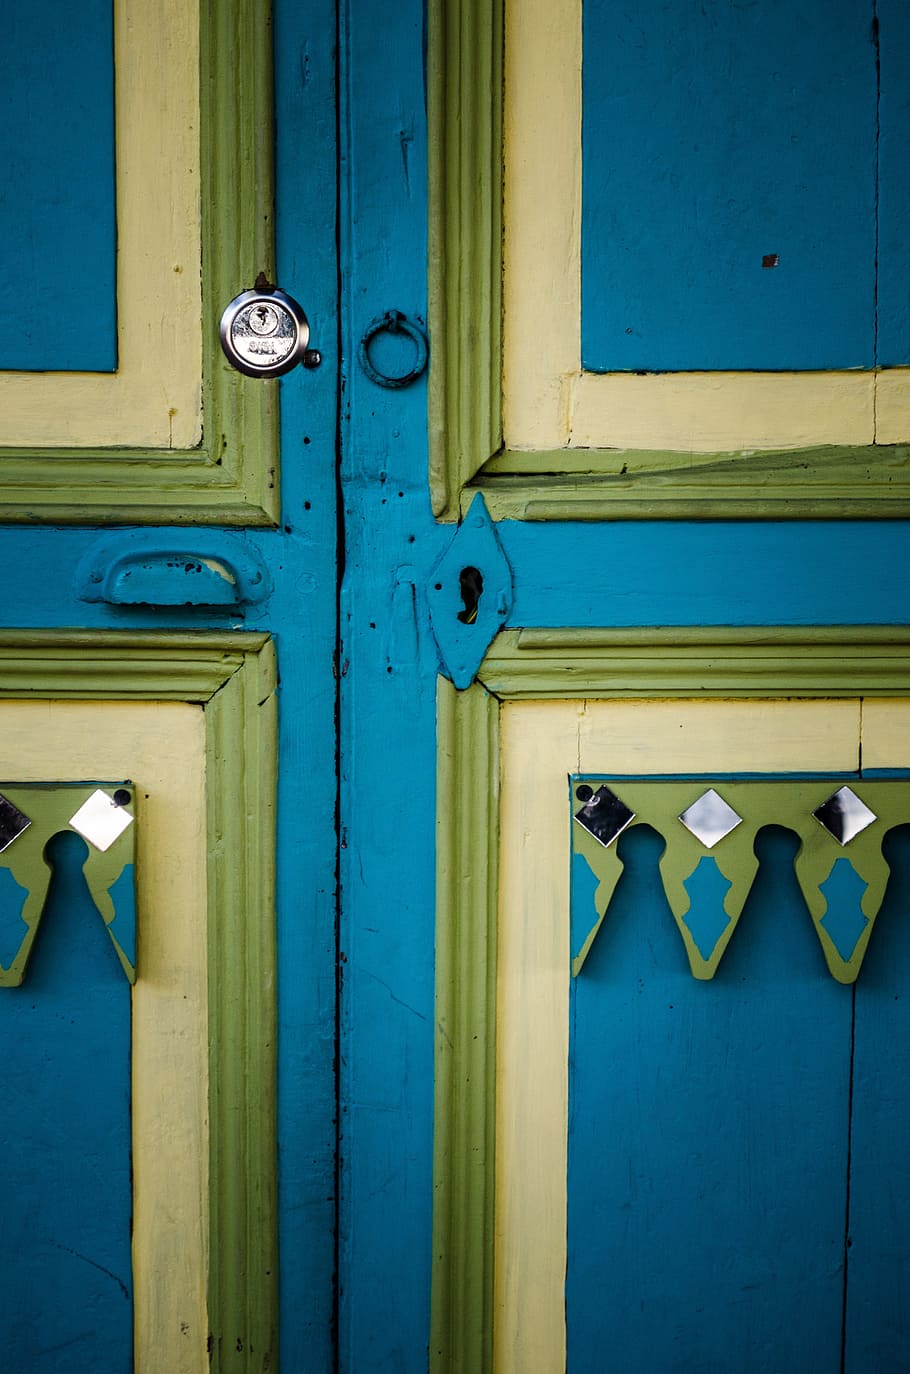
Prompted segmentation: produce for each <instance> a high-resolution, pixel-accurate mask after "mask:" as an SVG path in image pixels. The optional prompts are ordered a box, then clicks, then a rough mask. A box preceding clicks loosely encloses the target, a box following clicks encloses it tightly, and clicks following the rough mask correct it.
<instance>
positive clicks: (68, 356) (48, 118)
mask: <svg viewBox="0 0 910 1374" xmlns="http://www.w3.org/2000/svg"><path fill="white" fill-rule="evenodd" d="M3 30H4V32H3V55H2V58H0V72H2V76H0V122H2V126H3V148H4V169H3V186H2V188H0V243H2V245H3V251H2V253H0V369H14V370H23V371H57V372H59V371H79V372H110V371H113V369H114V368H115V367H116V366H117V302H116V242H117V226H116V215H115V186H114V50H113V4H112V0H84V3H82V4H80V5H78V6H73V5H71V4H67V3H66V0H48V3H47V4H41V5H31V4H29V3H28V2H27V0H14V3H10V4H7V5H5V6H4V10H3Z"/></svg>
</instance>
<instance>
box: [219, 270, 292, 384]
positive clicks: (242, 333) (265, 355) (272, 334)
mask: <svg viewBox="0 0 910 1374" xmlns="http://www.w3.org/2000/svg"><path fill="white" fill-rule="evenodd" d="M309 338H310V326H309V323H308V322H307V317H306V315H305V314H304V313H303V308H302V307H301V306H299V305H298V304H297V302H296V301H295V300H294V299H293V298H292V297H291V296H288V295H287V294H286V293H285V292H284V291H281V290H279V289H278V288H277V287H276V288H275V289H274V290H272V291H255V290H254V291H242V292H241V293H240V295H239V296H235V297H234V299H233V300H232V301H231V303H230V305H229V306H228V307H227V309H226V310H225V312H224V314H223V315H222V316H221V347H222V348H223V349H224V352H225V356H226V357H227V360H228V362H229V363H230V364H231V365H232V366H233V367H236V368H237V370H238V372H244V373H246V375H247V376H248V377H280V376H281V375H282V374H283V373H285V372H290V370H291V368H293V367H296V366H297V364H298V363H305V362H307V356H306V355H307V344H308V342H309Z"/></svg>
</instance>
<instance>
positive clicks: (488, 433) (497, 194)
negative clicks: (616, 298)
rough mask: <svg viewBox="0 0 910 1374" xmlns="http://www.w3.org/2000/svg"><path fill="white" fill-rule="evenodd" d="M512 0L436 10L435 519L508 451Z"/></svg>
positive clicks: (431, 170) (432, 29)
mask: <svg viewBox="0 0 910 1374" xmlns="http://www.w3.org/2000/svg"><path fill="white" fill-rule="evenodd" d="M502 73H503V0H439V3H437V4H431V5H430V6H429V7H428V10H427V119H428V124H429V131H430V133H429V139H428V175H429V225H428V235H429V237H428V245H427V246H428V281H427V302H428V317H429V326H430V338H431V340H432V349H431V355H430V371H429V381H428V399H427V405H428V419H429V445H430V498H431V501H432V505H433V514H434V515H436V516H439V517H441V518H442V519H445V520H455V519H457V518H458V514H459V498H460V494H461V490H462V488H463V487H464V486H465V484H466V483H467V482H469V481H470V480H471V478H472V477H473V476H474V475H475V473H476V472H477V471H478V469H479V468H480V466H481V465H482V464H483V463H484V462H485V461H486V459H487V458H488V457H489V456H490V454H491V453H495V452H497V451H498V450H499V449H500V448H501V447H502V386H501V382H500V377H501V373H502Z"/></svg>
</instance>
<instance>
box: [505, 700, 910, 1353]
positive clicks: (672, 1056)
mask: <svg viewBox="0 0 910 1374" xmlns="http://www.w3.org/2000/svg"><path fill="white" fill-rule="evenodd" d="M857 707H858V703H856V702H850V701H841V702H818V703H811V702H777V703H773V704H772V703H767V702H765V703H762V702H755V703H746V702H740V703H736V702H728V703H723V702H720V703H716V704H715V703H710V702H685V701H682V702H666V703H653V702H640V703H622V702H617V703H612V702H611V703H607V702H600V703H594V702H590V701H589V702H586V703H571V702H558V703H557V702H546V703H528V704H523V703H515V704H509V705H507V706H505V707H503V708H502V755H501V757H502V774H503V795H502V834H501V843H502V851H501V852H502V877H501V884H500V944H499V961H500V962H499V1021H498V1027H499V1029H498V1049H499V1060H498V1073H497V1083H498V1088H497V1122H498V1126H497V1203H496V1214H497V1221H496V1247H497V1252H496V1276H497V1277H496V1295H497V1298H496V1315H495V1321H494V1336H495V1367H496V1369H497V1370H500V1369H515V1370H518V1369H521V1370H523V1371H527V1370H541V1371H543V1370H556V1369H563V1368H564V1367H566V1365H565V1361H566V1351H568V1366H567V1367H568V1368H569V1369H570V1370H571V1369H576V1368H577V1369H578V1370H589V1369H602V1368H607V1367H611V1362H613V1361H615V1362H616V1367H622V1368H624V1369H639V1368H640V1369H643V1370H644V1369H653V1368H658V1367H659V1368H667V1369H673V1368H678V1369H685V1368H691V1367H692V1366H693V1364H697V1365H698V1367H699V1368H706V1369H725V1368H729V1363H730V1361H731V1359H732V1360H733V1361H734V1362H735V1363H737V1364H739V1365H740V1366H741V1367H743V1368H748V1369H750V1370H752V1369H754V1370H762V1369H778V1368H787V1369H794V1370H796V1369H801V1368H805V1366H806V1363H807V1361H808V1362H809V1363H812V1364H813V1366H818V1367H824V1368H831V1369H838V1368H840V1367H841V1365H840V1360H841V1340H842V1336H845V1339H846V1352H847V1353H846V1359H847V1367H848V1368H849V1367H855V1368H857V1369H859V1368H863V1367H864V1363H863V1362H864V1361H867V1360H868V1358H870V1352H872V1354H873V1355H874V1357H875V1358H881V1359H883V1360H884V1361H885V1363H886V1364H888V1363H889V1361H894V1360H895V1359H899V1355H898V1353H897V1352H898V1350H899V1348H900V1346H899V1344H896V1342H898V1341H899V1336H898V1332H899V1331H900V1328H901V1321H902V1318H901V1315H900V1314H901V1311H902V1307H901V1304H900V1301H899V1298H898V1287H899V1280H895V1281H894V1282H893V1283H892V1281H891V1279H890V1278H888V1277H885V1275H884V1273H883V1263H882V1261H883V1257H884V1256H885V1255H888V1256H890V1257H891V1260H892V1263H893V1264H896V1265H897V1266H898V1268H899V1267H900V1263H901V1261H900V1259H899V1256H901V1255H902V1254H903V1250H904V1248H905V1247H904V1242H903V1240H902V1237H903V1234H904V1231H903V1218H902V1215H901V1211H900V1208H899V1206H897V1207H896V1208H895V1205H894V1198H895V1194H896V1195H897V1196H899V1195H900V1188H901V1183H902V1179H903V1172H904V1171H903V1165H902V1163H901V1161H900V1159H899V1158H897V1156H895V1155H894V1153H893V1151H889V1150H887V1149H886V1148H885V1147H884V1139H883V1137H884V1134H885V1133H886V1131H890V1132H891V1133H896V1134H897V1135H898V1136H899V1134H900V1127H899V1125H898V1122H899V1121H900V1120H901V1119H902V1117H903V1114H904V1113H906V1111H907V1109H908V1104H907V1100H906V1095H905V1093H904V1092H903V1088H902V1087H901V1086H900V1084H901V1082H902V1080H901V1078H900V1070H899V1064H898V1065H897V1072H896V1073H894V1074H893V1075H892V1072H891V1068H890V1065H889V1066H888V1067H886V1066H885V1063H884V1062H883V1044H882V1040H881V1035H882V1032H883V1018H884V1024H887V1025H888V1029H889V1030H890V1032H891V1034H892V1035H893V1036H895V1038H896V1039H900V1034H899V1033H898V1031H897V1027H896V1025H895V1023H894V1020H893V1016H894V1015H895V1014H897V1015H899V1014H900V1013H899V1010H897V1009H898V1008H899V1000H898V1001H895V1000H894V998H895V991H894V990H891V991H886V989H892V988H896V985H895V984H893V983H892V979H891V977H890V973H886V972H885V970H886V969H890V967H891V964H892V961H896V962H897V965H898V967H900V961H901V958H902V956H901V954H900V950H901V949H902V946H903V937H902V936H901V935H900V934H899V931H898V929H897V925H898V922H899V917H898V912H899V911H900V909H901V892H902V890H903V889H902V887H900V886H897V887H896V886H895V885H894V883H892V885H891V886H890V887H889V888H888V890H887V894H886V899H885V903H884V905H883V908H882V912H881V922H882V925H881V927H880V928H879V927H878V926H877V927H876V929H875V931H874V932H873V939H872V942H871V943H870V959H872V953H873V951H874V953H875V961H874V962H873V963H872V964H871V965H870V971H869V972H868V973H867V970H866V968H865V966H864V968H863V970H862V971H861V973H860V977H859V981H858V983H857V984H856V988H855V1005H854V997H853V996H852V995H851V992H850V990H849V989H848V988H844V987H841V986H839V985H837V984H835V983H834V982H833V980H831V979H830V978H829V975H828V973H827V971H826V970H825V968H824V962H823V959H822V955H821V949H820V946H819V944H818V941H817V940H816V937H815V934H814V932H813V930H812V924H811V921H810V919H809V916H808V913H807V912H806V909H805V904H804V902H803V900H802V897H801V895H800V893H799V890H798V888H797V887H796V882H795V879H794V877H793V874H792V859H793V854H794V851H795V848H796V844H795V842H794V841H793V839H792V837H788V836H787V835H786V834H785V833H780V834H771V833H769V834H768V835H767V836H765V837H762V838H761V839H760V841H759V845H758V846H757V847H758V851H759V855H760V859H761V867H760V869H759V874H758V878H757V880H756V883H755V885H754V887H753V889H752V892H751V894H750V897H749V899H748V903H747V906H746V909H745V911H744V913H743V916H742V918H741V921H740V924H739V926H738V927H737V929H736V931H735V933H734V936H733V940H732V941H731V944H730V947H729V949H728V951H727V954H726V955H725V956H724V960H723V962H722V964H721V966H720V969H719V971H718V974H717V977H716V978H715V979H714V980H713V981H711V982H706V983H699V982H696V981H695V980H694V979H692V978H691V976H690V973H689V970H688V966H687V962H686V958H685V951H684V947H683V943H682V940H681V939H680V937H679V934H678V932H677V930H676V929H675V926H674V923H673V919H672V917H671V915H670V912H669V910H668V908H667V905H666V898H665V897H664V894H663V889H662V887H661V884H660V881H659V879H658V878H657V869H656V860H657V858H658V857H659V852H660V850H661V849H662V847H663V842H662V841H661V842H658V841H657V839H656V837H655V836H654V835H653V834H649V833H647V832H641V831H638V832H636V831H635V830H633V831H631V832H629V834H628V839H627V840H626V841H625V842H624V844H625V848H624V850H623V851H622V854H623V857H624V859H625V863H626V869H625V871H624V876H623V877H622V878H621V879H620V884H619V885H618V886H617V888H616V892H615V896H614V899H613V901H611V903H610V908H609V912H608V915H607V918H606V920H605V922H604V924H603V926H602V927H601V928H600V931H599V933H598V936H597V937H596V940H595V943H594V946H593V949H592V952H591V954H589V956H588V958H589V959H590V958H592V957H596V959H597V963H596V965H595V968H594V970H593V971H592V976H591V978H590V980H589V981H586V978H587V974H588V963H587V962H586V963H585V965H584V968H583V970H582V972H581V973H580V974H579V976H578V978H576V979H574V980H573V979H571V978H570V976H569V966H568V957H569V944H568V926H567V919H568V911H569V902H568V866H567V851H566V841H567V836H568V824H567V809H566V803H565V792H564V779H565V774H566V772H567V771H568V772H571V773H574V772H577V771H580V772H582V773H584V772H585V771H586V770H588V769H590V770H592V771H594V772H601V773H602V772H603V770H604V767H605V765H606V761H608V760H609V770H610V771H612V772H613V773H619V772H632V771H634V772H636V773H641V772H643V771H644V772H648V771H652V772H653V773H658V772H659V773H660V774H661V775H664V776H665V775H666V774H667V773H673V772H686V771H688V772H690V773H691V772H693V771H696V770H697V771H702V772H704V771H705V770H706V769H707V770H710V769H714V770H717V771H721V770H723V771H730V770H731V769H732V770H735V771H736V772H738V773H740V774H741V773H743V772H750V771H761V772H767V771H768V770H774V769H776V768H780V767H782V766H783V764H784V761H785V760H786V761H787V762H788V764H789V767H788V768H787V771H788V772H790V771H792V769H793V767H794V760H798V763H797V764H796V766H797V767H798V768H799V769H801V770H803V771H806V772H809V771H819V770H827V769H838V770H851V771H854V774H855V770H856V766H857V762H858V742H859V737H860V735H859V713H858V710H857ZM870 719H871V725H870V745H871V748H872V750H873V754H872V757H874V758H876V759H877V760H879V762H880V758H881V752H880V751H881V748H882V747H883V746H886V741H887V746H886V747H887V748H888V752H889V754H890V757H891V758H892V759H893V761H894V766H895V767H900V766H901V764H902V761H903V754H902V752H901V747H900V738H901V735H902V733H903V731H904V730H905V729H906V721H907V707H906V704H905V703H903V702H901V703H894V702H892V703H885V702H878V703H870ZM715 725H716V729H715ZM863 736H864V737H865V730H863ZM876 738H877V740H878V746H879V747H878V751H877V752H876V749H875V743H874V742H873V741H875V740H876ZM557 760H559V762H557ZM575 760H577V762H575ZM709 760H710V762H708V761H709ZM614 765H615V766H614ZM576 808H577V804H576ZM896 835H897V840H898V842H899V841H900V835H899V832H896ZM620 843H623V841H622V840H621V841H620ZM888 844H889V845H890V844H891V841H889V842H888ZM887 852H888V853H889V854H890V852H891V851H890V849H889V850H888V851H887ZM897 882H898V884H902V883H903V876H902V874H901V873H900V870H898V874H897ZM886 932H887V933H886ZM886 942H887V949H886ZM892 942H893V943H892ZM570 987H571V998H570ZM529 991H530V992H531V995H529ZM896 995H897V997H898V999H899V997H900V994H896ZM889 1013H890V1016H889ZM854 1024H855V1042H854ZM860 1045H862V1046H863V1047H864V1048H863V1050H862V1051H861V1052H860V1051H859V1048H858V1047H859V1046H860ZM873 1046H875V1047H877V1049H878V1054H877V1056H876V1059H875V1068H874V1069H873V1067H872V1058H873V1055H874V1054H875V1050H874V1049H873ZM857 1054H859V1058H856V1055H857ZM548 1085H549V1086H548ZM886 1122H887V1126H886V1124H885V1123H886ZM859 1143H861V1144H862V1152H861V1153H859V1151H858V1144H859ZM876 1145H877V1146H878V1148H875V1146H876ZM873 1150H874V1153H873ZM873 1161H874V1162H873ZM566 1180H567V1183H566ZM566 1198H567V1199H568V1209H566ZM858 1199H862V1201H859V1200H858ZM848 1210H849V1216H850V1221H849V1231H848V1233H847V1234H848V1236H849V1242H848V1243H845V1224H846V1219H847V1216H848ZM854 1228H856V1230H857V1232H858V1233H859V1234H861V1235H862V1236H863V1237H864V1238H865V1244H864V1246H863V1248H862V1250H861V1251H860V1252H859V1253H858V1252H857V1246H856V1242H855V1237H854ZM873 1234H875V1235H876V1242H875V1243H873V1242H872V1236H873ZM566 1237H568V1240H567V1241H566ZM519 1257H520V1259H519ZM566 1263H568V1269H567V1270H566V1268H565V1266H566ZM845 1264H846V1265H847V1277H846V1279H845V1273H844V1266H845ZM885 1267H886V1266H885ZM883 1279H884V1282H882V1280H883ZM564 1281H565V1302H566V1307H565V1309H564V1308H563V1284H564ZM854 1285H855V1287H854ZM845 1294H846V1296H847V1304H848V1305H847V1308H846V1316H845V1314H844V1306H843V1304H844V1297H845ZM788 1313H789V1315H787V1314H788ZM566 1323H567V1326H566ZM566 1330H567V1331H568V1344H567V1346H566V1344H564V1342H565V1339H566V1338H565V1333H566ZM851 1361H855V1364H851ZM889 1367H890V1365H889Z"/></svg>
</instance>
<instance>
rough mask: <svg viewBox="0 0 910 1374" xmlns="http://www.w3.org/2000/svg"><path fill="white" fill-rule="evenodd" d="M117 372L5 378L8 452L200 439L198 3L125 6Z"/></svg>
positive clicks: (156, 1) (155, 1)
mask: <svg viewBox="0 0 910 1374" xmlns="http://www.w3.org/2000/svg"><path fill="white" fill-rule="evenodd" d="M114 33H115V39H114V42H115V72H116V82H115V86H116V128H117V241H118V254H117V314H118V354H119V367H118V371H117V372H115V373H74V372H71V373H60V372H49V373H40V372H36V373H30V372H4V373H0V410H2V414H3V423H2V442H3V444H6V445H9V446H11V447H12V446H20V445H21V446H31V447H35V448H50V447H77V448H81V447H93V448H98V447H114V446H127V447H137V448H138V447H150V448H162V449H168V448H178V449H179V448H192V447H194V446H195V445H196V444H198V443H199V441H200V438H201V423H202V422H201V407H202V291H201V284H200V261H201V250H200V243H201V237H200V209H199V206H200V175H199V3H198V0H115V6H114Z"/></svg>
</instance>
